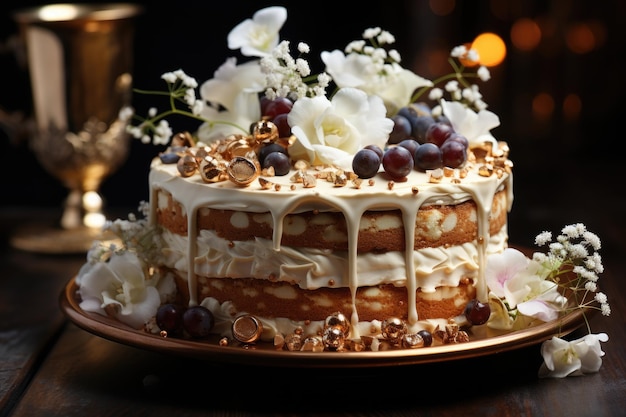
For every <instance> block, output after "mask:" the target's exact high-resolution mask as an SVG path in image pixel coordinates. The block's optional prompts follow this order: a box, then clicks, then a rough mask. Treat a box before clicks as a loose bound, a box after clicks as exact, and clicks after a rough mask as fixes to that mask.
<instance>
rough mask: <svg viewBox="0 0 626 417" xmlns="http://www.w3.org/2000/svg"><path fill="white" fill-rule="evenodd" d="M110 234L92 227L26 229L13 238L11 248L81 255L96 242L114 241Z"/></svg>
mask: <svg viewBox="0 0 626 417" xmlns="http://www.w3.org/2000/svg"><path fill="white" fill-rule="evenodd" d="M109 234H110V232H105V231H102V230H100V229H97V228H91V227H78V228H73V229H63V228H60V227H59V228H55V227H50V226H41V227H38V228H33V227H26V228H24V229H22V230H18V231H17V232H16V233H15V234H14V235H13V236H12V237H11V246H13V247H14V248H17V249H21V250H24V251H28V252H36V253H47V254H79V253H87V251H88V250H89V248H91V245H92V244H93V241H94V240H105V241H106V240H107V239H111V240H113V239H114V236H109Z"/></svg>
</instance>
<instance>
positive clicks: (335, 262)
mask: <svg viewBox="0 0 626 417" xmlns="http://www.w3.org/2000/svg"><path fill="white" fill-rule="evenodd" d="M469 165H470V166H468V167H466V170H465V172H466V174H467V175H465V176H464V177H463V178H460V179H459V178H458V176H453V177H443V178H442V179H441V181H440V182H430V181H429V174H428V173H424V172H419V171H413V172H411V173H410V174H409V176H408V177H407V180H406V181H403V182H395V183H391V182H389V181H388V180H386V179H385V178H384V177H382V176H381V175H382V174H381V175H379V176H377V177H376V179H375V181H374V182H373V183H365V182H364V183H363V184H362V185H361V186H360V187H359V188H357V187H355V186H353V185H350V184H348V185H345V186H343V187H339V186H336V185H334V184H333V183H331V182H326V181H324V180H318V181H317V184H316V186H315V187H313V188H304V187H303V186H302V184H297V183H293V182H291V176H290V175H287V176H282V177H267V178H266V179H267V180H268V181H271V182H272V183H274V184H278V185H279V186H280V187H279V189H277V188H271V189H263V188H262V187H261V186H260V185H259V184H258V183H256V182H255V183H253V184H251V185H250V186H248V187H245V188H241V187H239V186H237V185H235V184H234V183H232V182H230V181H223V182H219V183H214V184H209V183H205V182H204V181H203V180H202V179H201V178H200V175H199V174H194V175H192V176H190V177H187V178H183V177H181V176H180V175H179V174H178V171H177V168H176V165H174V164H163V163H162V162H161V161H160V160H159V159H158V158H155V159H154V160H153V163H152V166H151V171H150V177H149V182H150V189H151V221H152V222H156V210H157V208H158V206H159V205H163V204H164V203H163V202H159V198H160V197H159V191H160V190H163V191H166V192H167V193H169V194H171V196H172V198H173V199H174V200H176V201H178V202H184V211H185V215H186V218H187V231H188V235H187V238H186V239H185V238H183V237H180V236H176V235H174V234H172V233H165V234H164V236H166V238H167V239H168V246H170V249H169V251H168V253H167V254H166V255H167V261H166V262H167V263H168V266H171V267H173V268H174V269H177V270H180V271H186V273H187V277H186V280H187V283H188V288H189V295H190V304H192V305H193V304H198V303H200V302H202V300H199V299H198V294H197V275H202V276H226V277H229V278H237V277H260V278H267V277H268V274H269V272H268V271H276V272H277V277H278V278H279V279H282V280H285V281H290V282H293V283H296V284H297V285H299V286H300V287H303V288H318V287H321V286H328V283H329V278H328V275H330V274H331V273H332V272H333V271H334V273H335V274H337V271H343V272H341V273H339V274H337V275H338V276H334V275H333V278H332V280H333V285H334V286H343V287H348V288H349V289H350V291H351V294H352V297H353V303H352V304H353V306H355V302H354V299H355V297H356V291H357V288H359V287H363V286H368V285H375V284H376V283H381V282H382V283H386V282H389V283H393V284H394V285H404V286H406V291H407V294H408V307H407V308H408V312H407V313H408V314H407V316H408V323H409V324H414V323H416V322H417V321H418V319H419V317H418V314H417V310H416V307H415V304H416V303H415V302H416V292H417V290H418V289H421V291H424V292H428V291H432V290H434V288H436V287H437V286H438V285H452V286H455V285H458V283H459V280H460V279H461V277H462V276H465V277H468V276H469V277H472V278H474V283H475V285H476V290H477V297H478V298H479V299H480V300H482V301H484V302H486V301H487V296H488V294H487V291H488V290H487V286H486V284H485V277H484V267H483V266H484V265H485V259H486V255H487V254H488V253H494V252H498V251H501V250H503V249H504V247H506V244H507V242H506V238H507V233H506V227H504V228H503V230H501V231H500V233H498V234H496V235H493V236H490V234H489V217H490V210H491V208H492V203H493V199H494V195H495V194H496V193H497V192H498V191H501V190H506V193H507V202H506V210H507V211H509V210H510V209H511V206H512V202H513V192H512V188H513V187H512V185H513V184H512V174H511V173H510V172H503V173H501V175H495V174H493V175H489V176H483V175H480V173H479V170H478V167H476V166H471V165H472V164H469ZM456 175H458V172H456ZM470 200H471V201H474V202H475V204H476V223H477V227H478V233H477V236H476V239H475V241H474V242H470V243H468V244H463V245H459V246H456V247H451V248H448V247H446V248H445V249H444V248H434V249H427V250H417V251H411V250H407V251H404V252H389V253H387V254H385V255H384V256H381V255H380V254H377V255H376V256H367V255H365V256H363V255H358V256H357V245H356V243H357V239H358V233H359V229H360V227H361V219H362V215H363V213H365V212H366V211H370V210H380V211H383V210H400V212H401V213H402V220H403V224H404V225H405V226H404V236H405V242H406V247H413V244H414V239H415V227H414V225H415V224H416V218H417V212H418V210H419V208H420V207H423V206H429V205H450V204H459V203H463V202H465V201H470ZM207 207H208V208H212V209H224V210H241V211H245V212H252V213H270V215H271V218H272V224H273V238H272V240H271V242H270V241H263V240H258V239H257V240H256V241H250V242H237V244H235V245H231V242H227V241H224V240H222V239H218V238H216V236H212V235H211V233H210V232H208V231H200V232H198V228H197V226H196V222H197V217H198V213H199V211H200V210H201V209H203V208H207ZM309 211H316V212H320V213H323V212H326V211H338V212H341V213H342V214H343V215H344V217H345V220H346V225H347V234H348V236H347V237H348V250H347V252H346V253H332V254H330V253H328V252H326V251H316V250H312V249H311V250H308V249H297V250H296V249H294V248H283V247H281V237H282V236H283V220H284V219H285V217H286V216H287V215H288V214H290V213H301V212H309ZM407 225H408V226H407ZM231 246H232V247H231ZM444 251H445V254H444ZM261 252H262V253H261ZM186 254H189V256H187V255H186ZM185 263H186V265H185ZM285 265H289V267H285ZM459 265H461V268H455V266H459ZM281 269H282V271H281ZM382 269H384V270H387V272H386V273H382V272H380V273H379V270H382ZM452 270H454V271H455V273H454V274H448V272H449V271H452ZM457 272H458V273H457ZM407 277H408V278H407ZM351 322H352V325H353V327H354V328H355V331H356V330H357V329H358V323H359V317H358V311H356V308H353V311H352V312H351ZM354 336H355V337H358V335H354Z"/></svg>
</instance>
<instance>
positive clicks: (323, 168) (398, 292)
mask: <svg viewBox="0 0 626 417" xmlns="http://www.w3.org/2000/svg"><path fill="white" fill-rule="evenodd" d="M285 18H286V10H284V9H283V8H268V9H263V10H261V11H259V12H257V14H256V15H255V16H254V18H253V19H248V20H246V21H244V22H242V24H241V25H239V26H237V27H236V28H235V29H233V31H232V32H231V34H229V37H228V39H229V46H231V45H232V47H233V48H240V49H241V51H242V53H243V54H244V55H247V56H258V57H260V59H259V60H256V61H250V62H247V63H244V64H240V65H237V64H236V61H234V60H228V61H227V62H226V63H225V64H224V66H222V67H221V68H220V69H219V70H218V71H217V72H216V73H215V78H213V79H211V80H209V81H207V82H205V83H204V84H203V85H202V86H201V87H200V94H201V99H195V93H194V91H195V90H194V89H195V87H196V86H197V84H196V82H195V80H194V79H192V78H190V77H188V76H187V75H186V74H184V72H182V71H176V72H173V73H168V74H165V75H164V77H163V78H164V79H165V80H166V82H168V84H169V86H170V87H169V91H170V94H172V96H173V97H174V96H175V95H177V96H176V97H177V98H178V99H181V100H183V101H184V102H186V105H187V106H188V110H184V111H178V113H187V114H189V115H192V116H193V117H195V118H198V119H201V120H203V121H204V122H203V123H202V125H201V126H199V128H198V130H197V131H196V132H192V133H186V132H179V133H176V134H174V135H172V131H171V128H170V127H169V124H168V123H166V122H165V121H164V120H163V119H161V118H160V116H159V115H155V114H151V115H150V116H149V117H148V118H146V119H142V120H141V122H140V123H139V124H138V125H137V126H133V127H129V131H130V132H131V133H133V134H134V135H135V136H136V137H138V138H143V139H144V140H146V141H149V140H151V138H150V137H148V136H146V132H147V131H149V130H150V129H152V133H153V134H154V138H155V141H156V139H159V140H163V141H162V142H160V143H167V144H168V145H169V146H168V148H167V149H166V150H165V151H163V152H161V153H160V154H159V155H158V156H156V157H155V159H154V160H153V161H152V164H151V167H150V174H149V179H148V183H149V188H150V198H149V203H148V204H146V205H145V208H146V210H145V214H146V219H145V220H137V219H134V218H132V219H129V220H128V221H116V222H110V223H109V224H108V227H109V229H110V230H114V231H116V232H118V234H119V235H120V236H121V237H122V242H121V246H120V243H119V242H118V244H117V246H113V247H111V246H106V245H104V244H103V243H102V242H96V244H95V245H94V248H93V249H92V250H91V251H90V254H89V262H88V263H87V264H86V265H85V266H84V267H83V269H81V271H80V273H79V275H78V277H77V284H78V286H79V291H78V292H79V296H80V297H81V299H82V304H81V307H82V308H84V309H85V310H88V311H98V312H101V313H103V314H109V315H111V316H113V317H115V318H117V319H119V320H121V321H125V322H127V323H128V324H130V325H132V326H133V327H136V328H143V329H145V330H146V331H149V332H152V333H161V334H163V335H168V334H170V335H177V336H179V337H197V338H201V337H205V336H207V335H209V334H214V335H219V337H222V338H223V339H222V340H223V342H224V343H229V341H239V342H254V341H257V340H269V341H274V343H275V344H276V345H277V346H278V347H281V346H283V343H286V346H288V347H289V349H291V350H297V348H298V347H299V346H300V344H298V343H295V344H294V342H293V340H294V339H293V336H294V335H296V336H298V337H299V338H302V339H303V340H304V339H307V338H308V340H313V341H314V342H311V343H313V344H314V345H315V346H318V347H316V349H318V348H319V346H322V349H334V350H337V349H339V348H341V349H347V348H348V347H347V346H348V342H350V343H352V344H356V345H354V346H361V347H360V348H359V349H362V348H363V346H364V343H365V342H364V341H367V343H365V345H367V346H372V342H373V341H374V344H375V343H376V341H380V340H383V339H384V340H391V341H393V342H394V343H396V344H397V343H399V341H400V338H401V337H404V339H406V340H404V342H403V343H405V344H408V345H410V344H411V343H414V344H416V345H420V346H421V345H424V344H425V345H429V344H430V343H432V340H430V341H429V337H430V336H429V335H433V334H435V335H436V334H438V333H437V332H444V333H443V334H444V336H445V332H446V331H448V330H449V329H447V326H453V325H455V326H456V325H460V323H462V322H463V321H464V320H465V321H467V319H468V317H470V319H471V320H470V321H473V322H474V324H482V323H484V322H485V321H486V320H487V318H488V317H489V313H488V311H489V308H488V305H489V297H490V295H489V293H490V289H489V287H488V282H487V279H486V276H485V274H486V265H487V258H488V257H489V256H492V255H496V254H501V253H502V252H503V251H505V249H506V248H507V247H508V234H507V215H508V212H509V211H510V210H511V207H512V202H513V185H512V178H513V177H512V163H511V161H510V160H509V150H508V146H507V145H506V143H505V142H503V141H498V140H496V139H495V138H494V137H493V136H492V135H491V133H490V130H491V129H492V128H493V127H496V126H497V125H498V123H499V121H498V118H497V116H495V114H493V113H491V112H489V111H488V110H486V109H485V107H486V105H485V104H484V103H483V102H482V100H481V96H480V94H479V93H478V90H477V87H476V85H473V84H470V83H467V84H466V85H465V87H463V86H462V85H455V84H450V83H449V84H447V85H446V88H445V90H444V89H441V88H438V87H437V85H435V84H434V83H432V82H430V81H428V80H425V79H423V78H421V77H419V76H417V75H415V74H413V73H412V72H410V71H408V70H406V69H404V68H402V67H400V66H399V64H398V62H399V57H397V52H396V51H389V52H388V53H382V52H381V51H382V48H380V47H377V48H374V47H371V48H369V47H366V46H364V43H358V42H353V43H351V44H350V45H349V46H348V47H347V48H346V50H345V51H344V52H345V53H344V52H341V51H332V52H324V53H322V59H323V61H324V63H325V64H326V72H324V73H322V74H321V75H320V76H318V77H317V78H316V81H315V83H314V84H313V85H310V84H305V83H304V81H303V80H304V79H305V78H306V77H307V76H309V74H308V72H307V71H308V67H307V66H306V65H303V64H302V62H301V61H300V60H299V59H291V57H290V55H288V46H289V44H288V43H285V42H280V43H279V42H278V39H274V38H273V37H272V36H269V35H268V36H267V39H268V41H267V42H266V44H267V45H270V46H272V48H269V49H268V50H266V51H265V52H259V51H258V48H259V46H258V44H257V43H254V42H251V41H250V42H247V43H246V42H244V41H242V39H244V40H245V39H246V36H252V35H251V34H252V33H255V32H254V30H252V29H251V28H256V29H257V30H258V29H263V30H266V31H268V33H270V34H271V33H273V31H272V28H274V29H276V28H278V29H279V28H280V26H282V24H283V22H284V20H285ZM257 33H258V31H257ZM276 33H277V29H276ZM364 38H365V39H366V40H376V42H375V43H376V44H377V45H384V44H386V43H391V42H392V41H393V37H392V36H391V35H390V34H388V33H387V32H384V31H381V30H380V29H377V28H376V29H369V30H367V31H366V32H365V33H364ZM267 45H266V47H267ZM298 48H299V51H300V52H301V53H302V52H307V50H306V46H305V45H302V44H301V45H299V47H298ZM368 48H369V49H368ZM246 52H247V53H246ZM255 53H256V54H255ZM451 55H452V58H454V59H460V58H463V59H465V60H466V61H467V60H477V56H476V55H475V52H474V51H471V50H467V49H465V48H464V47H459V48H455V49H454V50H453V52H452V54H451ZM363 60H364V61H363ZM375 65H380V67H379V69H380V71H378V72H377V74H376V75H372V73H371V72H372V71H371V69H372V68H375ZM372 66H373V67H372ZM477 68H479V71H478V74H479V75H478V76H479V77H480V78H483V79H487V78H488V72H487V71H486V69H485V68H484V67H480V66H478V67H477ZM456 69H457V72H456V79H457V80H459V79H460V80H463V82H466V80H465V79H464V78H463V77H464V74H463V73H462V71H461V70H459V67H456ZM285 71H287V72H288V73H289V74H290V75H291V76H293V75H294V74H297V75H298V77H299V78H298V80H300V81H301V84H293V77H287V76H286V75H285V74H287V72H285ZM348 72H352V74H351V75H352V77H350V76H349V75H350V74H348ZM382 73H384V74H385V75H384V76H381V75H380V74H382ZM277 74H282V75H281V77H282V78H281V77H278V76H277ZM474 76H476V73H474ZM286 80H290V81H289V83H287V81H286ZM374 81H376V83H378V84H376V83H374ZM290 83H291V84H290ZM332 83H335V86H336V87H338V88H337V90H336V91H337V92H336V93H334V94H333V95H332V97H331V96H330V94H328V93H326V87H327V86H328V85H332ZM226 90H228V91H229V92H230V93H229V94H230V95H229V96H228V98H227V99H224V100H222V101H218V100H217V97H218V96H220V94H221V95H222V96H221V97H222V98H223V97H224V94H225V93H224V91H226ZM446 91H447V92H449V93H450V94H451V98H449V99H445V98H444V97H443V93H445V92H446ZM425 92H428V94H426V95H424V93H425ZM327 94H328V95H327ZM426 98H429V99H430V100H431V102H430V103H425V99H426ZM216 103H217V104H218V105H216ZM170 136H173V138H171V139H170ZM131 258H132V259H131ZM102 261H105V262H102ZM102 276H107V277H108V278H106V279H105V278H101V277H102ZM128 276H132V277H133V279H132V280H131V281H132V282H131V281H129V278H128ZM107 280H108V281H107ZM112 282H113V284H112ZM107 285H108V286H107ZM112 286H113V287H115V286H117V290H115V291H113V292H112V293H111V290H110V288H112ZM133 300H134V301H133ZM199 307H201V308H199ZM481 309H483V310H482V311H483V315H485V313H484V311H487V313H486V316H485V318H484V320H480V319H472V318H471V315H472V314H475V315H477V316H480V311H481ZM471 311H474V313H471ZM191 312H193V313H191ZM186 313H188V314H189V316H188V317H187V318H183V316H184V315H185V314H186ZM192 314H195V316H194V317H195V318H194V317H191V315H192ZM185 320H186V321H188V322H190V323H191V322H194V324H191V325H190V326H188V327H186V328H184V329H182V328H181V326H182V325H181V322H183V321H185ZM250 328H252V330H250ZM242 329H243V330H242ZM248 330H250V334H249V335H248V336H246V335H245V334H247V333H246V332H247V331H248ZM242 333H244V335H242ZM448 333H449V331H448ZM411 335H412V336H413V338H412V339H411V338H407V337H406V336H411ZM466 336H467V335H463V336H459V340H458V341H464V340H465V339H466ZM425 339H426V341H425ZM439 339H440V341H441V340H443V339H445V337H443V339H442V338H441V337H440V338H439ZM338 340H339V341H338ZM411 340H412V341H413V342H411ZM281 341H282V342H281ZM285 341H287V342H285ZM289 341H291V342H289ZM316 341H319V345H318V344H317V342H316ZM344 343H345V346H344ZM351 346H352V345H351Z"/></svg>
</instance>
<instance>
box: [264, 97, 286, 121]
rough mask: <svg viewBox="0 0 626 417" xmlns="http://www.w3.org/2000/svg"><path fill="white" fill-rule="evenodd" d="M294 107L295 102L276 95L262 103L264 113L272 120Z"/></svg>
mask: <svg viewBox="0 0 626 417" xmlns="http://www.w3.org/2000/svg"><path fill="white" fill-rule="evenodd" d="M292 107H293V102H292V101H291V100H289V99H288V98H286V97H276V98H275V99H274V100H270V101H268V102H267V103H264V105H262V109H263V113H262V115H263V116H265V117H267V118H268V119H270V120H272V119H274V118H275V117H276V116H278V115H279V114H283V113H289V112H290V111H291V108H292Z"/></svg>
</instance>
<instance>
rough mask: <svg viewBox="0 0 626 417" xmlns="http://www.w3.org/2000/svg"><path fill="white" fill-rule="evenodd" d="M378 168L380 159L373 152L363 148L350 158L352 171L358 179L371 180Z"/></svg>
mask: <svg viewBox="0 0 626 417" xmlns="http://www.w3.org/2000/svg"><path fill="white" fill-rule="evenodd" d="M379 168H380V157H379V156H378V154H377V153H376V151H375V150H372V149H367V148H363V149H360V150H359V151H357V153H355V154H354V158H352V171H354V173H355V174H356V175H357V176H358V177H359V178H372V177H373V176H374V175H376V173H377V172H378V169H379Z"/></svg>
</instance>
